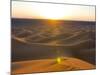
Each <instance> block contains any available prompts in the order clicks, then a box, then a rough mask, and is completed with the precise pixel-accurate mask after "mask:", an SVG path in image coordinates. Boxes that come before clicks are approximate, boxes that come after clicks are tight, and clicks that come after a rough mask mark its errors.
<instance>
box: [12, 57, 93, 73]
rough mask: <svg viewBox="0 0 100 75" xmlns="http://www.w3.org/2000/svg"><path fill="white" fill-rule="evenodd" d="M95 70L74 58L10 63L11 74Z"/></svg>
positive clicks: (88, 64)
mask: <svg viewBox="0 0 100 75" xmlns="http://www.w3.org/2000/svg"><path fill="white" fill-rule="evenodd" d="M86 69H95V66H94V65H92V64H90V63H87V62H85V61H82V60H80V59H76V58H62V61H61V63H57V61H56V60H55V59H41V60H30V61H20V62H13V63H12V74H20V73H37V72H53V71H72V70H73V71H74V70H86Z"/></svg>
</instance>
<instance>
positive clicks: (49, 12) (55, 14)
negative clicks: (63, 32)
mask: <svg viewBox="0 0 100 75" xmlns="http://www.w3.org/2000/svg"><path fill="white" fill-rule="evenodd" d="M41 15H42V16H43V17H44V18H47V19H61V18H64V16H65V15H66V12H65V9H63V8H62V7H59V6H58V7H55V6H50V7H47V8H46V7H45V8H43V9H42V11H41Z"/></svg>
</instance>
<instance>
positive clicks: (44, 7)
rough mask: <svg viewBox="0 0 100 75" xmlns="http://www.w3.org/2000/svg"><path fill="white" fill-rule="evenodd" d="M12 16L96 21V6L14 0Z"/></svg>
mask: <svg viewBox="0 0 100 75" xmlns="http://www.w3.org/2000/svg"><path fill="white" fill-rule="evenodd" d="M12 18H29V19H57V20H58V19H59V20H84V21H95V6H82V5H68V4H66V5H65V4H51V3H36V2H21V1H12Z"/></svg>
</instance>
